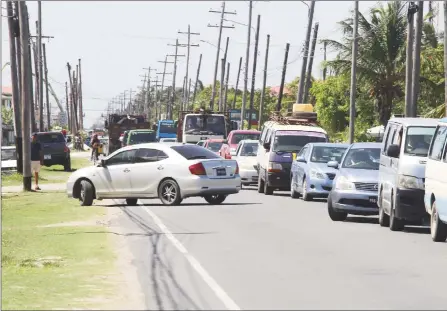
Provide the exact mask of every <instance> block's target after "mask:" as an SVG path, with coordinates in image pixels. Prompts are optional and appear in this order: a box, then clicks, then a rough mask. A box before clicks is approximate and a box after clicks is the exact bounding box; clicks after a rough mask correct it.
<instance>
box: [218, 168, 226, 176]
mask: <svg viewBox="0 0 447 311" xmlns="http://www.w3.org/2000/svg"><path fill="white" fill-rule="evenodd" d="M216 175H217V176H226V175H227V170H226V169H225V168H216Z"/></svg>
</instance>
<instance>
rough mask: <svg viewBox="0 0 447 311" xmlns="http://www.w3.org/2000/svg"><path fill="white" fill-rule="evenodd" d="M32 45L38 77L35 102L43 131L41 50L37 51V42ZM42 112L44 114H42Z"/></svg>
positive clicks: (40, 127)
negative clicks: (40, 85)
mask: <svg viewBox="0 0 447 311" xmlns="http://www.w3.org/2000/svg"><path fill="white" fill-rule="evenodd" d="M32 46H33V56H34V70H35V72H36V78H35V79H34V82H35V83H34V85H35V88H36V89H35V93H34V95H35V97H34V102H35V103H36V105H37V112H38V115H39V127H38V129H39V131H40V132H43V131H44V128H43V106H40V98H41V97H42V95H41V94H40V93H39V91H40V87H39V81H40V72H39V58H38V57H39V52H38V51H37V46H36V43H34V42H32ZM41 112H42V115H41Z"/></svg>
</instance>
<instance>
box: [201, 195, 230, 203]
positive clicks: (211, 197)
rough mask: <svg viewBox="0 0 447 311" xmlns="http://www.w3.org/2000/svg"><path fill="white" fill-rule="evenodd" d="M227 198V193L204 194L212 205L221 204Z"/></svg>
mask: <svg viewBox="0 0 447 311" xmlns="http://www.w3.org/2000/svg"><path fill="white" fill-rule="evenodd" d="M226 198H227V196H226V195H223V194H213V195H207V196H204V199H205V201H207V202H208V203H209V204H211V205H219V204H221V203H222V202H223V201H225V199H226Z"/></svg>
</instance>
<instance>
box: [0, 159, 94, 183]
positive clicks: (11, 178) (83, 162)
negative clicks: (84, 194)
mask: <svg viewBox="0 0 447 311" xmlns="http://www.w3.org/2000/svg"><path fill="white" fill-rule="evenodd" d="M89 165H92V162H90V161H89V159H85V158H73V157H72V158H71V169H72V170H77V169H80V168H83V167H86V166H89ZM70 174H71V172H65V171H64V167H63V166H62V165H54V166H51V167H45V166H42V168H41V170H40V174H39V178H40V181H39V183H40V184H56V183H65V182H66V181H67V179H68V177H69V176H70ZM22 181H23V178H22V175H20V174H11V175H2V186H3V187H8V186H19V185H21V184H22ZM33 183H34V179H33Z"/></svg>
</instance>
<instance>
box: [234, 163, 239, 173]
mask: <svg viewBox="0 0 447 311" xmlns="http://www.w3.org/2000/svg"><path fill="white" fill-rule="evenodd" d="M235 174H239V165H238V164H237V162H236V172H235Z"/></svg>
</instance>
